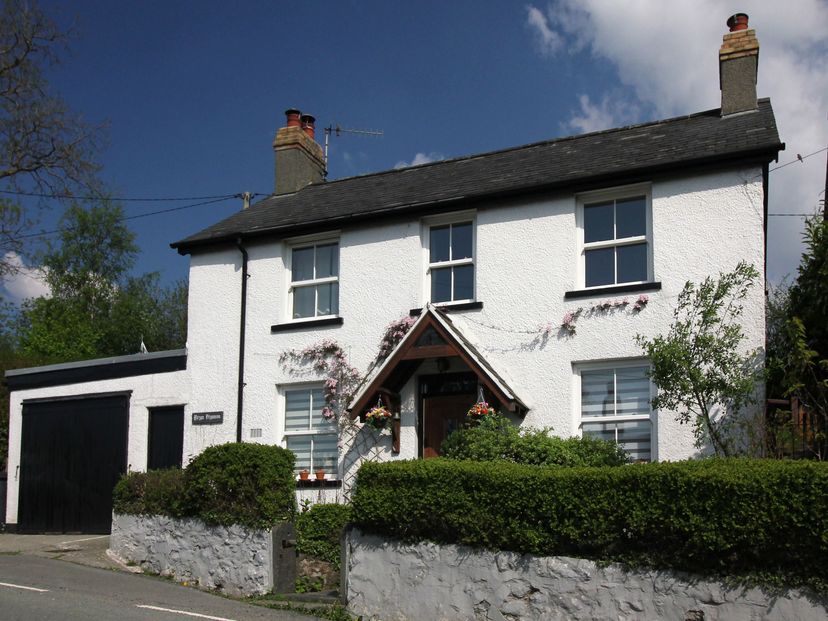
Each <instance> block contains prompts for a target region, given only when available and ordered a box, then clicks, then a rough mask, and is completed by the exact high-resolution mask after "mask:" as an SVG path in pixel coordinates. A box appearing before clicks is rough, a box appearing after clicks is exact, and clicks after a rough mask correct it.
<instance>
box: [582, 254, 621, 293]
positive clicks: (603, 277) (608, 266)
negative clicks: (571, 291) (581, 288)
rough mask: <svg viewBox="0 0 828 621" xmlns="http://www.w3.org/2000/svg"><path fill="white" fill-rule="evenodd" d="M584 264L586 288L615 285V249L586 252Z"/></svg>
mask: <svg viewBox="0 0 828 621" xmlns="http://www.w3.org/2000/svg"><path fill="white" fill-rule="evenodd" d="M584 262H585V271H586V278H585V280H586V286H587V287H599V286H601V285H613V284H615V265H613V263H614V262H615V248H601V249H599V250H587V251H585V252H584Z"/></svg>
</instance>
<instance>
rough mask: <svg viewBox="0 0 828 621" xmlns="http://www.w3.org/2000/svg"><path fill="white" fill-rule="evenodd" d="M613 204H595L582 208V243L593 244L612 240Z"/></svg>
mask: <svg viewBox="0 0 828 621" xmlns="http://www.w3.org/2000/svg"><path fill="white" fill-rule="evenodd" d="M612 208H613V203H612V202H609V203H595V204H594V205H586V206H585V207H584V241H585V242H587V243H589V242H594V241H603V240H606V239H613V238H614V234H613V230H612V228H613V227H612Z"/></svg>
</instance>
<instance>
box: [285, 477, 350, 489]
mask: <svg viewBox="0 0 828 621" xmlns="http://www.w3.org/2000/svg"><path fill="white" fill-rule="evenodd" d="M320 487H342V481H340V480H339V479H323V480H322V481H317V480H316V479H307V480H306V481H303V480H302V479H298V480H297V481H296V489H319V488H320Z"/></svg>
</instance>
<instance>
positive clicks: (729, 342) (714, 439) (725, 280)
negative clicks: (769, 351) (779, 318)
mask: <svg viewBox="0 0 828 621" xmlns="http://www.w3.org/2000/svg"><path fill="white" fill-rule="evenodd" d="M758 276H759V273H758V272H757V271H756V268H755V267H753V266H752V265H750V264H748V263H745V262H740V263H739V264H738V265H737V266H736V269H735V270H734V271H733V272H730V273H727V274H720V275H719V278H717V279H714V278H710V277H708V278H706V279H705V280H704V281H703V282H702V283H701V284H700V285H698V286H696V285H695V284H694V283H692V282H687V283H686V284H685V286H684V289H683V290H682V292H681V294H680V295H679V298H678V305H677V307H676V310H675V312H674V314H673V323H672V325H671V326H670V329H669V331H668V332H667V334H666V335H664V336H657V337H655V338H653V339H647V338H645V337H643V336H641V335H638V336H637V337H636V341H637V342H638V344H639V345H640V346H641V347H642V348H643V349H644V352H645V354H646V355H647V356H648V357H649V359H650V365H651V368H650V377H651V378H652V380H653V382H654V383H655V384H656V386H657V387H658V395H657V396H656V397H655V398H654V399H653V402H652V406H653V409H660V408H666V409H669V410H674V411H675V412H676V415H677V419H678V420H679V422H681V423H692V424H693V431H694V434H695V436H696V446H697V447H699V448H701V447H703V446H705V445H707V444H708V443H709V444H710V445H712V447H713V450H714V451H715V452H716V454H717V455H724V456H729V455H732V454H734V452H735V450H736V449H735V446H734V438H733V436H732V434H731V433H730V432H731V427H732V425H733V424H734V422H735V421H736V416H737V414H738V412H739V411H740V410H742V409H743V408H744V407H745V406H747V405H749V404H750V403H751V402H753V400H754V392H755V388H756V381H757V379H758V376H759V371H758V369H757V361H758V358H759V356H758V351H751V352H747V353H740V349H741V345H742V341H743V340H744V338H745V337H744V333H743V332H742V326H741V324H740V323H739V318H740V317H741V315H742V312H743V308H744V307H743V304H742V302H743V300H744V299H745V296H746V295H747V293H748V291H749V289H750V287H751V286H753V284H754V283H755V281H756V279H757V278H758Z"/></svg>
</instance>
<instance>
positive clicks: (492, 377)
mask: <svg viewBox="0 0 828 621" xmlns="http://www.w3.org/2000/svg"><path fill="white" fill-rule="evenodd" d="M429 327H430V328H432V329H433V330H434V332H435V333H436V334H437V336H438V337H439V339H440V340H441V342H439V343H422V342H420V339H421V337H423V336H424V335H425V333H426V331H427V330H428V329H429ZM453 356H456V357H459V358H460V359H461V360H462V361H463V362H464V363H465V364H466V366H468V367H469V368H470V369H471V370H472V371H473V372H474V373H475V374H476V375H477V377H478V379H479V380H480V382H481V383H482V384H483V385H484V386H486V388H488V389H489V391H490V392H491V393H492V394H493V395H494V396H495V397H496V398H497V399H498V400H499V401H500V402H501V403H502V404H503V405H504V406H505V407H506V408H507V409H508V410H509V411H511V412H515V413H523V412H525V411H526V410H527V409H528V408H527V407H526V405H525V404H524V403H523V401H521V400H520V398H519V397H518V396H517V395H516V394H515V392H514V391H513V390H512V389H511V388H510V387H509V385H508V384H507V383H506V381H505V380H504V379H503V377H502V376H501V375H500V374H499V373H498V372H497V371H496V370H495V369H494V367H492V365H491V364H490V363H489V361H488V360H486V359H485V357H484V356H483V355H482V354H481V353H480V352H479V351H478V350H477V348H476V347H475V346H474V345H472V343H471V342H470V341H469V339H468V338H466V336H465V335H464V334H463V333H462V332H461V331H460V329H459V328H458V327H457V326H456V325H455V324H454V322H452V321H451V319H450V318H449V317H448V316H447V315H446V313H444V312H443V311H442V310H440V309H439V307H435V306H432V305H430V304H427V305H426V307H425V309H424V310H423V312H422V314H421V315H420V317H419V318H418V319H417V321H416V322H415V323H414V325H413V326H411V329H410V330H409V331H408V333H407V334H406V335H405V337H403V339H402V340H401V341H400V342H399V343H398V344H397V347H396V348H395V349H394V351H392V352H391V354H389V355H388V357H387V358H386V359H385V360H384V361H383V362H382V364H381V365H380V366H379V367H378V368H377V369H376V371H375V373H374V375H373V377H372V378H370V379H369V380H368V381H366V382H365V383H364V384H363V385H362V387H361V388H360V389H359V390H358V391H357V393H356V394H355V395H354V398H353V399H352V400H351V405H350V407H349V410H350V415H351V418H357V417H358V416H361V415H362V413H363V412H364V411H365V410H366V409H367V408H368V407H369V405H370V404H371V403H373V401H374V400H375V399H376V398H377V395H380V394H395V393H397V392H399V390H400V389H401V388H402V386H403V385H404V384H405V383H406V382H407V381H408V379H409V378H410V377H411V376H412V375H413V374H414V372H415V371H416V370H417V367H419V366H420V364H421V363H422V362H423V360H426V359H429V358H443V357H453Z"/></svg>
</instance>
